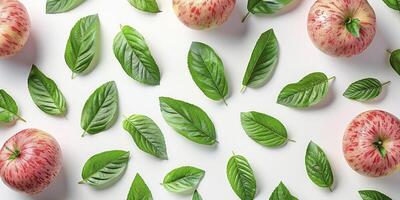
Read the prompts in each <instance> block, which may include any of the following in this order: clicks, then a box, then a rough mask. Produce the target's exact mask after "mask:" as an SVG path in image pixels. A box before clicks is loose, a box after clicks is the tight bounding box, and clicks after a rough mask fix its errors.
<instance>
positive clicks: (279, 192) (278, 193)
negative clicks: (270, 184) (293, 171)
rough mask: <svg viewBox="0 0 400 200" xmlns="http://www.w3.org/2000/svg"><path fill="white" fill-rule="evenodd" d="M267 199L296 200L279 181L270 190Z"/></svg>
mask: <svg viewBox="0 0 400 200" xmlns="http://www.w3.org/2000/svg"><path fill="white" fill-rule="evenodd" d="M269 200H297V198H296V197H294V196H292V194H290V192H289V190H288V189H287V188H286V186H285V185H284V184H283V183H282V182H280V183H279V185H278V187H276V188H275V190H274V191H273V192H272V194H271V196H270V197H269Z"/></svg>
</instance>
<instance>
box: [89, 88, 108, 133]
mask: <svg viewBox="0 0 400 200" xmlns="http://www.w3.org/2000/svg"><path fill="white" fill-rule="evenodd" d="M110 92H111V91H109V90H106V94H105V96H106V98H104V99H103V100H102V101H101V103H100V106H99V108H98V109H97V110H96V111H95V114H94V117H93V118H92V119H91V120H90V121H89V124H88V127H87V128H86V129H85V133H86V132H87V130H89V129H90V128H91V127H92V122H93V120H94V119H95V118H97V114H98V113H99V111H100V110H102V109H103V106H104V105H103V104H104V102H106V100H107V98H109V94H110Z"/></svg>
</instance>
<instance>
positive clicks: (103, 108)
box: [81, 81, 118, 136]
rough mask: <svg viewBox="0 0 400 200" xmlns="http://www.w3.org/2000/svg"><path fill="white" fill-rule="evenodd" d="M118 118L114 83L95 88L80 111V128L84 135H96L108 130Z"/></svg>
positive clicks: (116, 91)
mask: <svg viewBox="0 0 400 200" xmlns="http://www.w3.org/2000/svg"><path fill="white" fill-rule="evenodd" d="M117 116H118V89H117V86H116V84H115V82H114V81H110V82H107V83H105V84H103V85H101V86H100V87H99V88H97V89H96V90H95V91H94V92H93V93H92V94H91V95H90V97H89V98H88V100H87V101H86V103H85V106H84V107H83V110H82V116H81V127H82V129H83V130H84V131H85V132H84V133H83V135H82V136H84V135H85V134H86V133H89V134H96V133H100V132H101V131H104V130H106V129H108V128H110V127H111V126H112V125H113V124H114V123H115V121H116V119H117Z"/></svg>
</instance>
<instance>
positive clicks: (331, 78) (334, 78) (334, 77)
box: [328, 76, 336, 81]
mask: <svg viewBox="0 0 400 200" xmlns="http://www.w3.org/2000/svg"><path fill="white" fill-rule="evenodd" d="M330 80H336V76H332V77H330V78H329V79H328V81H330Z"/></svg>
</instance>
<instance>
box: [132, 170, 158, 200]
mask: <svg viewBox="0 0 400 200" xmlns="http://www.w3.org/2000/svg"><path fill="white" fill-rule="evenodd" d="M127 200H153V195H152V194H151V191H150V189H149V187H148V186H147V185H146V183H145V182H144V180H143V179H142V177H141V176H140V175H139V173H137V174H136V176H135V179H134V180H133V182H132V185H131V189H130V190H129V194H128V198H127Z"/></svg>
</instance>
